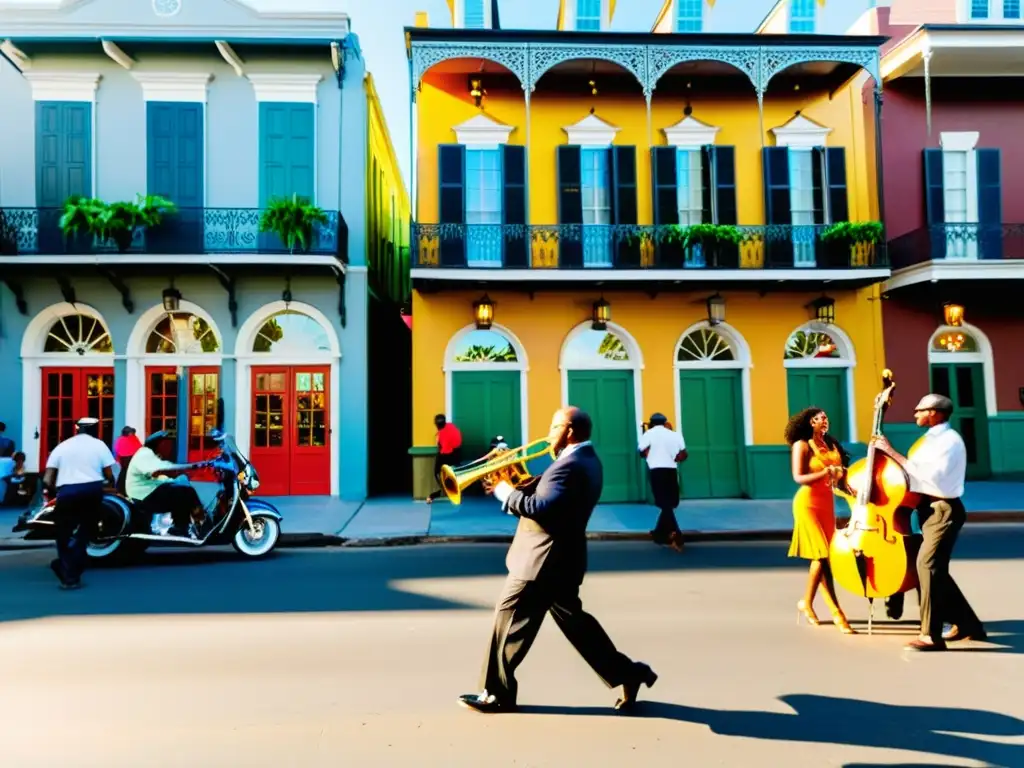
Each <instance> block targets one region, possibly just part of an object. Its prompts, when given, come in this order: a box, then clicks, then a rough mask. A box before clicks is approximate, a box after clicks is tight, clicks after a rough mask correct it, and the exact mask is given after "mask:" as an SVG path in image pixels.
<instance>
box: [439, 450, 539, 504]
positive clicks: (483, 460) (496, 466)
mask: <svg viewBox="0 0 1024 768" xmlns="http://www.w3.org/2000/svg"><path fill="white" fill-rule="evenodd" d="M540 445H548V441H547V440H546V439H541V440H534V441H533V442H532V443H527V444H526V445H523V446H520V447H519V448H505V449H502V448H495V449H494V450H493V451H491V452H489V453H488V454H486V455H485V456H481V457H480V458H479V459H476V460H475V461H471V462H469V463H468V464H463V465H461V466H458V467H453V466H451V465H449V464H445V465H444V466H443V467H441V488H442V489H443V490H444V492H445V494H446V495H447V496H448V500H449V501H451V503H452V504H461V503H462V492H463V491H464V490H466V488H468V487H469V486H471V485H472V484H473V483H475V482H477V481H478V480H483V479H484V478H485V477H489V476H491V475H498V476H499V477H500V478H501V479H503V480H507V481H508V482H509V483H511V484H512V485H514V486H519V485H522V484H523V483H524V482H526V481H527V480H529V479H530V477H531V475H530V471H529V470H528V469H527V468H526V463H527V462H528V461H532V460H533V459H539V458H540V457H541V456H543V455H544V454H548V455H549V456H551V458H552V459H554V458H555V452H554V451H553V450H552V448H551V446H550V445H548V447H547V448H544V449H541V448H539V446H540Z"/></svg>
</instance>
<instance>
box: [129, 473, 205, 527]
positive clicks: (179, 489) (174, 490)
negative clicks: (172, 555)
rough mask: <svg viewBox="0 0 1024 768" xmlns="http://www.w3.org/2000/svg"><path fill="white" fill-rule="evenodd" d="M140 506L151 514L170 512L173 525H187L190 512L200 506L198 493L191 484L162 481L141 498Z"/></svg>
mask: <svg viewBox="0 0 1024 768" xmlns="http://www.w3.org/2000/svg"><path fill="white" fill-rule="evenodd" d="M141 506H142V508H143V509H144V510H145V511H146V512H147V513H149V514H151V515H159V514H163V513H165V512H170V513H171V517H172V518H173V519H174V525H175V526H177V527H179V528H183V527H187V526H188V524H189V522H190V521H191V520H192V513H193V512H194V511H195V510H196V509H198V508H199V507H201V506H202V504H201V503H200V501H199V494H198V493H196V489H195V488H193V487H192V486H191V485H178V484H177V483H163V484H161V485H160V486H158V487H157V488H155V489H153V491H152V492H151V493H150V494H149V496H147V497H146V498H145V499H143V500H142V505H141Z"/></svg>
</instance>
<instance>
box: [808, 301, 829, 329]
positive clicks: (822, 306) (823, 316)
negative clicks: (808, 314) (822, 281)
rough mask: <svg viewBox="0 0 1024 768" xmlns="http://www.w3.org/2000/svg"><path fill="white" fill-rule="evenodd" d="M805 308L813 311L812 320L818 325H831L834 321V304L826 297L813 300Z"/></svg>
mask: <svg viewBox="0 0 1024 768" xmlns="http://www.w3.org/2000/svg"><path fill="white" fill-rule="evenodd" d="M807 307H808V309H813V310H814V319H815V320H817V321H818V322H819V323H825V324H826V325H831V324H832V323H834V322H835V321H836V302H835V300H834V299H830V298H829V297H828V296H822V297H821V298H819V299H815V300H814V301H812V302H811V303H810V304H808V305H807Z"/></svg>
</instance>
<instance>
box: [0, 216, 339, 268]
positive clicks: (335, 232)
mask: <svg viewBox="0 0 1024 768" xmlns="http://www.w3.org/2000/svg"><path fill="white" fill-rule="evenodd" d="M63 213H64V211H63V209H62V208H0V254H4V255H41V256H59V255H68V256H86V255H95V254H108V253H117V252H118V249H117V246H116V245H114V244H113V243H111V242H101V241H99V240H97V239H95V238H92V237H88V236H85V235H72V236H65V234H64V233H63V232H62V231H61V228H60V218H61V216H62V215H63ZM325 213H326V214H327V224H325V225H317V226H315V227H314V229H313V238H312V242H311V243H310V248H309V251H308V252H309V253H312V254H319V255H324V256H334V257H336V258H338V259H340V260H342V261H347V260H348V227H347V226H346V224H345V219H344V217H343V216H342V215H341V214H340V213H339V212H338V211H325ZM262 214H263V211H262V210H261V209H259V208H182V209H180V210H178V211H177V212H176V213H174V214H171V215H169V216H166V217H164V220H163V221H162V222H161V223H160V225H159V226H157V227H154V228H152V229H143V228H141V227H140V228H139V229H137V230H135V232H134V234H133V237H132V243H131V246H130V247H129V248H128V253H143V254H152V255H154V256H167V255H181V254H211V255H218V254H221V255H226V254H254V253H255V254H287V253H288V252H289V251H288V248H287V247H285V244H284V243H283V242H282V241H281V239H280V238H279V237H278V236H277V235H275V234H273V233H269V232H260V217H261V216H262Z"/></svg>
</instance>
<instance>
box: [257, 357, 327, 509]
mask: <svg viewBox="0 0 1024 768" xmlns="http://www.w3.org/2000/svg"><path fill="white" fill-rule="evenodd" d="M329 392H330V369H329V368H326V367H323V366H276V367H275V366H267V367H260V368H254V369H253V372H252V417H251V418H252V444H251V449H250V453H251V454H252V455H251V459H252V462H253V464H254V465H255V466H256V471H257V472H259V475H260V494H261V495H265V496H283V495H302V496H311V495H327V494H329V493H330V492H331V445H330V432H331V430H330V420H329V417H328V414H329V412H330V400H329Z"/></svg>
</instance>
